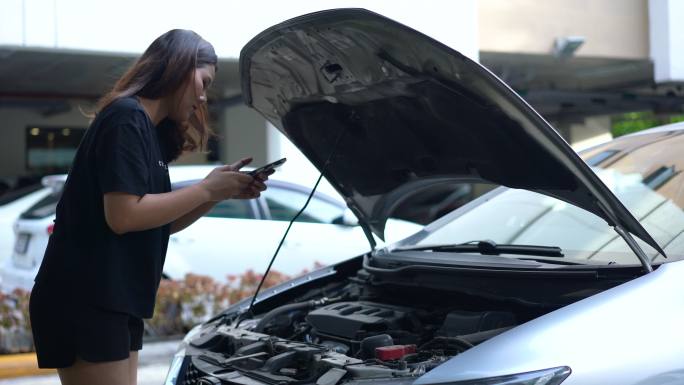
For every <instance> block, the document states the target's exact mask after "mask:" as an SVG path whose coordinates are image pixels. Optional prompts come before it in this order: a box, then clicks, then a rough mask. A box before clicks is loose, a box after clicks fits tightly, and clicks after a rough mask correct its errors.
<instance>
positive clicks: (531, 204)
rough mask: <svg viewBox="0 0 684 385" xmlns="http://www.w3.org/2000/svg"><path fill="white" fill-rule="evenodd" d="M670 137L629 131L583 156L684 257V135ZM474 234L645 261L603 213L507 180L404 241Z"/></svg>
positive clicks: (671, 251) (442, 241)
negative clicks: (509, 185) (519, 187)
mask: <svg viewBox="0 0 684 385" xmlns="http://www.w3.org/2000/svg"><path fill="white" fill-rule="evenodd" d="M662 136H663V135H662V134H660V135H640V137H639V138H636V139H635V138H632V137H630V138H625V139H624V140H618V141H614V142H611V143H609V144H607V145H604V146H602V147H601V148H597V149H592V151H587V152H585V153H584V154H581V155H582V157H583V158H584V159H585V160H586V161H587V163H588V164H590V165H593V166H595V167H593V169H594V171H595V172H596V173H597V175H598V176H599V177H600V178H601V179H602V180H603V182H604V183H605V184H606V185H607V186H608V187H609V188H610V189H611V191H613V193H614V194H615V195H616V196H617V197H618V198H619V199H620V200H621V201H622V202H623V203H624V205H625V206H626V207H627V208H628V209H629V210H630V212H631V213H632V214H633V215H634V216H635V217H636V218H637V219H638V220H639V221H640V222H641V224H642V225H643V226H644V228H645V229H646V230H647V231H648V232H649V233H650V234H651V235H652V236H653V238H654V239H655V240H656V242H658V244H659V245H660V246H661V247H662V248H663V249H664V250H665V253H666V254H667V256H668V259H667V260H666V261H668V262H669V261H672V260H678V259H681V258H683V257H684V212H682V203H684V199H683V198H684V197H683V196H682V195H683V193H684V178H682V174H681V167H682V166H684V156H682V155H681V153H682V152H681V148H684V136H682V135H670V137H668V138H665V139H663V138H662ZM680 141H681V142H682V143H679V142H680ZM628 144H629V145H628ZM679 158H682V161H679ZM473 206H474V208H472V207H473ZM474 240H492V241H494V242H496V243H500V244H513V245H540V246H557V247H560V248H561V249H562V250H563V254H564V255H565V256H566V257H569V258H575V259H584V260H588V261H589V262H591V261H596V262H597V263H599V262H600V263H601V264H605V263H606V262H614V263H616V264H638V263H639V261H638V259H637V258H636V256H635V255H634V253H633V252H632V251H631V249H630V248H629V246H628V245H627V244H626V243H625V242H624V240H623V239H622V238H620V237H619V236H618V234H617V233H616V232H615V231H614V230H613V229H612V228H611V227H610V226H608V224H607V223H606V222H605V221H604V220H603V219H601V218H599V217H597V216H595V215H593V214H591V213H589V212H587V211H585V210H582V209H580V208H577V207H575V206H573V205H571V204H568V203H565V202H563V201H560V200H558V199H555V198H551V197H548V196H546V195H542V194H538V193H534V192H531V191H527V190H514V189H507V188H505V187H500V188H498V189H496V190H495V191H493V192H492V193H490V194H489V195H486V196H483V197H481V198H480V199H478V200H476V201H474V202H472V205H471V206H470V208H466V207H464V208H462V209H459V210H456V211H454V212H452V213H450V214H448V215H447V216H445V217H443V218H441V219H440V220H438V221H436V222H434V223H433V224H432V225H430V226H428V227H426V231H425V232H423V233H422V234H419V235H418V236H415V237H412V238H410V239H409V240H407V241H408V242H406V243H403V244H402V245H401V247H411V246H418V247H420V246H432V245H451V244H458V243H464V242H471V241H474ZM637 241H638V243H639V245H640V246H641V247H642V249H643V250H644V251H645V252H646V253H647V254H648V255H649V256H650V257H651V259H652V261H654V262H663V261H665V260H663V259H662V256H660V255H659V254H658V253H657V252H656V251H655V250H654V249H653V248H651V247H650V246H648V245H647V244H646V243H644V242H641V241H640V240H638V239H637Z"/></svg>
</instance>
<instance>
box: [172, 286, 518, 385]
mask: <svg viewBox="0 0 684 385" xmlns="http://www.w3.org/2000/svg"><path fill="white" fill-rule="evenodd" d="M352 299H355V300H349V298H343V297H337V298H326V297H324V298H318V299H313V300H308V301H303V302H298V303H293V304H287V305H283V306H281V307H279V308H276V309H273V310H271V311H270V312H268V313H266V314H265V315H263V316H262V317H261V318H252V319H244V320H242V321H239V320H238V321H235V322H232V323H229V324H222V325H219V326H218V327H215V328H214V329H212V330H211V331H210V332H205V333H201V334H200V336H199V337H196V338H194V339H192V341H190V344H189V348H190V349H196V354H195V355H191V356H190V357H189V359H188V360H187V361H188V362H187V363H186V368H185V370H184V371H183V375H182V378H180V379H179V382H178V384H183V385H195V384H226V383H230V384H243V385H257V384H273V385H286V384H305V383H306V384H314V383H315V384H317V385H337V384H342V383H345V384H349V383H354V382H358V381H363V380H368V379H374V381H376V382H377V380H381V379H383V378H387V379H392V380H393V382H396V380H397V379H401V378H405V379H406V380H411V379H415V377H416V376H420V375H422V374H424V373H425V372H427V371H429V370H431V369H433V368H434V367H436V366H438V365H440V364H441V363H443V362H445V361H446V360H448V359H449V358H450V357H453V356H455V355H457V354H459V353H461V352H463V351H465V350H467V349H469V348H471V347H472V346H474V345H477V344H478V343H480V342H483V341H485V340H487V339H489V338H491V337H493V336H495V335H497V334H499V333H502V332H504V331H506V330H507V329H509V328H511V327H513V326H515V325H516V324H517V321H516V316H515V315H514V314H513V313H512V312H508V311H469V310H468V311H467V310H458V309H444V308H430V307H429V306H428V307H424V306H422V307H419V306H406V305H396V304H390V303H385V302H379V301H366V300H360V299H356V298H352Z"/></svg>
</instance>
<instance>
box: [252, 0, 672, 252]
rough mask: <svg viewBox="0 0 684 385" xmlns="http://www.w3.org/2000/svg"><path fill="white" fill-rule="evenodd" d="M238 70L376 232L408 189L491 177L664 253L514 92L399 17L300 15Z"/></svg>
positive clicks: (256, 42) (267, 36) (268, 35)
mask: <svg viewBox="0 0 684 385" xmlns="http://www.w3.org/2000/svg"><path fill="white" fill-rule="evenodd" d="M240 71H241V77H242V91H243V96H244V98H245V102H246V103H247V104H248V105H249V106H251V107H253V108H255V109H256V110H257V111H258V112H260V113H261V114H262V115H263V116H264V117H266V119H268V120H269V121H270V122H271V123H272V124H273V125H275V126H276V127H277V128H278V129H279V130H280V131H281V132H283V134H285V135H286V136H287V137H288V138H289V139H290V140H291V141H292V142H293V143H294V144H295V145H296V146H297V147H298V148H299V149H300V150H301V151H302V152H303V153H304V154H305V155H306V156H307V157H308V158H309V160H311V162H312V163H313V164H314V165H316V167H318V168H319V170H324V172H325V175H326V177H327V178H328V180H329V181H330V183H331V184H332V185H333V186H335V188H336V189H337V190H338V191H339V192H340V193H341V194H342V195H343V196H344V197H345V198H346V200H347V203H348V205H349V207H350V208H351V209H352V211H354V213H355V214H356V215H357V216H358V217H359V220H360V221H362V222H364V223H365V224H366V225H367V226H368V227H369V228H370V229H371V230H372V231H373V232H374V233H375V234H376V235H378V236H379V237H381V238H383V232H384V226H385V222H386V220H387V218H388V217H389V215H390V214H391V212H392V210H393V209H394V208H395V207H396V206H397V205H399V204H400V203H401V202H402V201H403V200H404V199H405V198H406V197H407V196H408V195H410V194H413V193H415V192H416V191H418V190H420V189H423V188H426V187H428V186H432V185H435V184H449V183H458V182H485V183H494V184H499V185H504V186H508V187H511V188H521V189H527V190H531V191H536V192H539V193H542V194H546V195H549V196H552V197H555V198H558V199H561V200H563V201H566V202H569V203H571V204H574V205H576V206H578V207H581V208H583V209H585V210H587V211H590V212H592V213H594V214H596V215H598V216H600V217H602V218H603V219H605V220H606V222H607V223H608V224H609V225H611V226H620V227H621V228H623V229H624V230H626V231H629V232H630V233H632V234H634V235H636V236H638V237H639V238H641V239H643V240H644V241H645V242H647V243H648V244H650V245H651V246H652V247H654V248H655V249H656V250H658V251H659V252H662V251H661V249H660V247H659V246H658V245H657V243H656V242H655V241H654V240H653V239H652V237H651V236H650V235H649V234H648V233H647V232H646V231H645V230H644V229H643V227H642V226H641V225H640V224H639V222H638V221H637V220H636V219H634V217H633V216H632V215H631V214H630V213H629V211H628V210H627V209H626V208H625V207H624V205H623V204H622V203H621V202H620V201H619V200H618V199H617V198H616V197H615V196H614V195H613V194H612V193H611V192H610V190H609V189H608V188H607V187H606V186H605V185H604V184H603V183H602V182H601V181H600V179H599V178H598V177H597V176H596V175H595V174H594V173H593V172H592V171H591V169H590V168H589V167H588V166H587V165H586V164H585V163H584V162H583V161H582V160H581V159H580V158H579V156H577V154H576V153H575V152H574V151H573V150H572V148H570V146H569V145H568V144H567V143H566V142H565V141H564V140H563V139H562V138H561V137H560V136H559V135H558V134H557V133H556V132H555V130H554V129H553V128H552V127H551V126H550V125H549V124H548V123H547V122H546V121H544V119H542V118H541V117H540V116H539V115H538V114H537V113H536V112H535V111H534V110H533V109H532V108H531V107H530V106H529V105H527V104H526V103H525V102H524V101H523V100H522V99H521V98H520V97H519V96H518V95H517V94H515V92H513V91H512V90H511V89H510V88H509V87H508V86H506V85H505V84H504V83H503V82H502V81H500V80H499V79H498V78H496V77H495V76H494V75H493V74H491V73H490V72H489V71H487V70H486V69H485V68H483V67H482V66H480V65H479V64H477V63H475V62H473V61H471V60H470V59H468V58H466V57H465V56H463V55H461V54H459V53H458V52H456V51H454V50H452V49H450V48H449V47H446V46H445V45H443V44H441V43H439V42H437V41H435V40H433V39H431V38H429V37H427V36H425V35H423V34H421V33H419V32H417V31H415V30H412V29H410V28H408V27H406V26H404V25H401V24H399V23H396V22H394V21H392V20H389V19H387V18H385V17H382V16H380V15H377V14H375V13H372V12H369V11H366V10H361V9H340V10H331V11H323V12H317V13H313V14H309V15H305V16H301V17H298V18H295V19H292V20H289V21H286V22H284V23H281V24H279V25H276V26H274V27H272V28H270V29H268V30H266V31H264V32H262V33H261V34H259V35H258V36H256V37H255V38H254V39H252V40H251V41H250V42H249V43H248V44H247V45H246V46H245V47H244V48H243V50H242V52H241V55H240ZM326 162H327V165H326Z"/></svg>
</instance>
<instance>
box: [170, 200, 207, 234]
mask: <svg viewBox="0 0 684 385" xmlns="http://www.w3.org/2000/svg"><path fill="white" fill-rule="evenodd" d="M216 203H218V202H207V203H203V204H201V205H200V206H198V207H197V208H195V209H194V210H192V211H190V212H189V213H187V214H185V215H183V216H182V217H180V218H178V219H176V220H175V221H173V223H171V234H173V233H177V232H179V231H181V230H183V229H185V228H186V227H188V226H190V225H191V224H193V223H195V221H196V220H198V219H200V218H201V217H202V216H203V215H204V214H206V213H207V212H209V210H211V209H212V208H213V207H214V206H215V205H216Z"/></svg>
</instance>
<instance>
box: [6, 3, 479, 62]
mask: <svg viewBox="0 0 684 385" xmlns="http://www.w3.org/2000/svg"><path fill="white" fill-rule="evenodd" d="M341 7H360V8H367V9H370V10H372V11H375V12H378V13H381V14H383V15H385V16H388V17H390V18H393V19H395V20H397V21H400V22H402V23H404V24H407V25H408V26H410V27H413V28H415V29H417V30H419V31H421V32H423V33H425V34H427V35H430V36H432V37H434V38H436V39H437V40H440V41H441V42H443V43H445V44H447V45H449V46H451V47H453V48H456V49H457V50H459V51H461V52H462V53H463V54H465V55H468V56H469V57H471V58H474V59H475V60H477V53H478V45H477V0H459V1H440V0H423V1H420V2H418V1H412V0H365V1H364V0H327V1H316V2H314V1H310V0H288V1H279V0H256V1H228V0H196V1H193V2H190V1H187V0H146V1H140V0H117V1H110V0H2V1H1V2H0V45H24V46H41V47H55V48H67V49H77V50H95V51H115V52H134V53H138V52H142V51H143V50H144V49H145V48H146V47H147V46H148V45H149V44H150V43H151V42H152V40H154V39H155V38H156V37H157V36H159V35H161V34H162V33H164V32H166V31H167V30H169V29H172V28H189V29H193V30H195V31H196V32H198V33H199V34H200V35H202V36H203V37H204V38H205V39H207V40H208V41H209V42H211V43H212V44H213V45H214V46H215V48H216V50H217V53H218V55H219V56H221V57H226V58H230V57H233V58H235V57H238V56H239V53H240V49H241V48H242V46H243V45H244V44H245V43H247V41H249V39H250V38H251V37H253V36H254V35H256V34H257V33H259V32H261V31H262V30H264V29H266V28H268V27H270V26H271V25H273V24H276V23H278V22H281V21H284V20H286V19H288V18H291V17H295V16H299V15H301V14H304V13H308V12H313V11H319V10H323V9H330V8H341Z"/></svg>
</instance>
